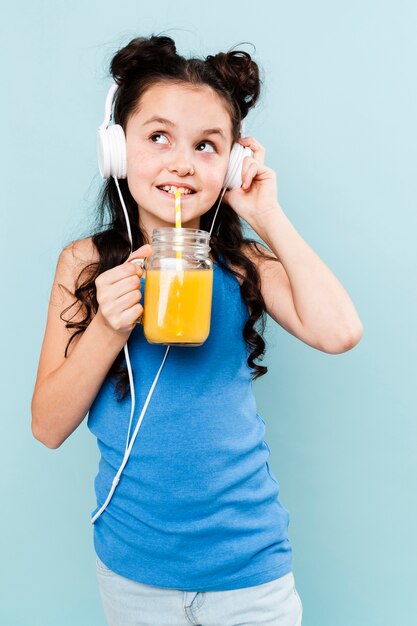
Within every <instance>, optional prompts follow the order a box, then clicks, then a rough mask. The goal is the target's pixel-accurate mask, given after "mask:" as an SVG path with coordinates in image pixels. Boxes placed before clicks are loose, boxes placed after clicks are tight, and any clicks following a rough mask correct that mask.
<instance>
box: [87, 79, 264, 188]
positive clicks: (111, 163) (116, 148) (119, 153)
mask: <svg viewBox="0 0 417 626" xmlns="http://www.w3.org/2000/svg"><path fill="white" fill-rule="evenodd" d="M118 87H119V85H118V84H117V83H114V84H113V85H112V86H111V87H110V89H109V92H108V94H107V98H106V104H105V107H104V121H103V123H102V124H101V126H99V129H98V131H97V156H98V167H99V170H100V174H101V176H102V178H110V177H111V176H112V177H115V178H126V176H127V160H126V137H125V133H124V130H123V128H122V127H121V126H120V124H110V120H111V115H112V113H111V111H112V105H113V99H114V94H115V93H116V91H117V89H118ZM241 136H242V137H243V136H244V124H243V121H242V124H241ZM246 156H252V151H251V150H250V148H245V147H244V146H242V145H241V144H240V143H237V142H236V143H234V144H233V147H232V150H231V152H230V157H229V167H228V169H227V172H226V176H225V179H224V182H223V187H226V189H237V188H239V187H241V185H242V176H241V174H242V165H243V159H244V158H245V157H246Z"/></svg>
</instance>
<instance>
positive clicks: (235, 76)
mask: <svg viewBox="0 0 417 626" xmlns="http://www.w3.org/2000/svg"><path fill="white" fill-rule="evenodd" d="M206 63H208V64H209V65H211V67H212V68H213V70H214V71H215V72H216V74H217V76H218V77H219V79H220V80H221V81H222V82H223V83H224V84H225V85H226V86H227V88H228V91H229V92H230V94H231V96H232V97H233V98H234V99H235V100H236V102H237V104H238V106H239V109H240V112H241V115H242V119H243V118H244V117H246V115H247V114H248V111H249V109H250V108H252V107H253V106H254V105H255V104H256V101H257V100H258V98H259V94H260V91H261V81H260V78H259V68H258V65H257V63H255V61H254V60H253V59H252V57H251V55H250V54H248V53H247V52H245V51H244V50H232V51H229V52H219V53H218V54H216V55H214V56H213V55H208V56H207V57H206Z"/></svg>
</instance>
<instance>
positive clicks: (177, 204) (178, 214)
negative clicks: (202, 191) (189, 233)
mask: <svg viewBox="0 0 417 626" xmlns="http://www.w3.org/2000/svg"><path fill="white" fill-rule="evenodd" d="M181 193H182V192H181V191H178V189H177V191H176V192H175V193H174V198H175V228H181ZM175 256H176V258H177V259H182V252H181V250H177V251H176V253H175ZM178 269H181V263H180V262H177V270H178Z"/></svg>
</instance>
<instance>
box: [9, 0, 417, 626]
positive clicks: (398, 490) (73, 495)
mask: <svg viewBox="0 0 417 626" xmlns="http://www.w3.org/2000/svg"><path fill="white" fill-rule="evenodd" d="M416 26H417V5H416V3H415V2H414V1H413V0H409V1H406V0H396V1H394V0H385V2H377V1H376V0H375V1H371V0H360V1H359V0H350V1H349V2H347V1H345V2H333V1H331V0H316V1H315V2H310V1H308V0H300V1H299V2H292V3H291V2H282V1H275V2H272V1H270V2H264V3H260V4H259V5H256V4H255V3H254V2H253V1H251V2H248V1H246V0H244V1H241V2H236V1H234V2H233V1H231V2H223V1H221V2H220V1H219V0H211V2H208V3H197V2H186V1H185V0H178V1H177V2H175V3H173V2H168V1H167V0H159V2H158V3H157V4H151V3H145V2H138V1H137V0H135V1H133V0H125V1H123V0H122V1H120V2H118V3H111V2H109V1H108V0H100V1H98V0H82V1H81V0H72V1H71V2H67V1H65V2H64V1H63V0H38V1H37V2H29V1H26V2H23V1H22V0H15V2H14V3H8V5H7V9H3V15H2V20H1V25H0V29H1V37H0V42H1V44H0V45H1V58H2V62H1V86H2V96H1V128H2V131H1V135H2V149H1V152H0V159H1V172H2V184H1V186H0V193H1V212H2V215H1V226H2V227H1V265H2V281H3V294H4V297H3V298H2V302H3V304H2V307H1V315H2V323H1V328H2V351H3V354H2V359H1V368H2V372H1V382H2V388H3V392H2V398H3V400H2V411H1V414H2V436H1V438H0V463H1V468H0V481H1V496H2V514H1V516H0V542H1V545H0V589H1V595H2V600H1V602H0V623H1V624H4V625H5V626H74V625H75V624H76V625H77V626H93V625H94V626H104V625H105V621H104V615H103V611H102V607H101V602H100V598H99V594H98V587H97V583H96V577H95V563H94V551H93V543H92V538H93V529H92V526H91V525H90V515H91V512H92V511H93V509H94V508H95V498H94V491H93V481H94V477H95V475H96V472H97V462H98V451H97V446H96V441H95V440H94V439H93V437H92V436H91V435H90V433H89V431H88V429H87V427H86V422H85V421H84V422H83V423H82V425H81V426H80V427H79V428H78V429H77V430H76V431H75V432H74V433H73V435H72V436H71V437H70V438H69V439H68V440H67V441H66V442H65V443H64V444H63V445H62V446H61V447H60V448H59V449H57V450H50V449H48V448H46V447H45V446H43V445H42V444H41V443H39V442H38V441H36V440H35V439H34V438H33V437H32V434H31V427H30V423H31V412H30V402H31V397H32V392H33V386H34V383H35V377H36V369H37V364H38V358H39V353H40V348H41V343H42V338H43V332H44V327H45V321H46V312H47V306H48V298H49V291H50V287H51V283H52V279H53V275H54V271H55V266H56V262H57V258H58V255H59V253H60V251H61V250H62V248H63V247H64V246H65V245H66V244H68V243H69V242H70V241H71V240H73V239H77V238H81V237H84V236H87V235H88V233H89V229H90V225H91V223H92V218H93V215H94V208H95V203H96V196H97V192H98V189H99V186H100V182H101V179H100V177H99V173H98V169H97V163H96V145H95V142H96V129H97V127H98V125H99V124H100V123H101V121H102V118H103V111H104V98H105V95H106V93H107V89H108V87H109V85H110V78H109V76H108V73H107V72H108V64H109V61H110V58H111V57H112V55H113V54H114V53H115V52H116V50H117V49H118V48H119V47H121V46H122V45H125V44H126V43H127V42H128V41H129V40H130V39H131V38H133V37H134V36H137V35H146V36H148V35H150V34H152V33H155V34H167V35H170V36H172V37H173V38H174V39H175V41H176V43H177V46H178V49H179V51H180V52H181V53H182V54H185V55H190V54H198V55H204V56H206V55H207V54H210V53H213V54H214V53H216V52H218V51H220V50H223V51H226V50H227V49H228V48H230V47H232V46H235V45H236V44H241V42H248V43H247V44H245V45H243V48H244V49H246V50H247V51H248V52H249V53H251V54H254V57H255V60H257V61H258V62H259V63H260V64H261V67H262V71H263V75H264V87H263V94H262V99H261V101H260V103H259V105H258V106H257V107H256V109H255V110H254V111H252V112H251V113H250V115H249V117H248V119H247V125H246V131H247V134H248V135H252V136H255V137H256V138H257V139H258V140H259V141H260V142H261V143H262V144H263V145H264V146H265V148H266V162H267V164H268V165H269V166H270V167H272V168H273V169H274V170H275V171H276V173H277V180H278V193H279V200H280V203H281V206H282V207H283V209H284V211H285V212H286V214H287V215H288V217H289V218H290V220H291V221H292V223H293V224H294V226H295V227H296V229H297V230H298V232H299V233H300V234H301V236H302V237H303V238H304V239H305V241H306V242H307V243H308V244H309V245H310V246H311V247H312V248H313V249H314V250H315V251H316V252H317V254H318V255H319V256H320V257H321V258H322V259H323V261H324V262H325V263H326V264H327V265H328V266H329V268H330V269H331V270H332V271H333V273H334V274H335V275H336V277H337V278H338V279H339V280H340V281H341V283H342V284H343V285H344V287H345V288H346V289H347V291H348V293H349V294H350V296H351V298H352V300H353V302H354V304H355V306H356V308H357V310H358V313H359V316H360V318H361V320H362V322H363V325H364V336H363V338H362V341H361V342H360V343H359V344H358V345H357V346H356V347H355V348H354V349H353V350H351V351H349V352H346V353H343V354H339V355H329V354H326V353H323V352H320V351H318V350H316V349H314V348H311V347H309V346H308V345H306V344H304V343H302V342H301V341H299V340H298V339H296V338H295V337H293V336H292V335H290V334H289V333H287V332H286V331H284V330H283V329H282V328H281V327H280V326H278V325H277V324H276V323H275V322H273V321H272V319H271V318H269V319H268V328H267V344H268V347H267V353H266V357H265V359H264V361H263V364H264V365H267V366H268V367H269V372H268V374H267V375H266V376H264V377H263V378H262V379H261V380H259V381H257V382H256V383H255V385H254V389H255V394H256V398H257V402H258V406H259V412H260V413H261V415H262V416H263V417H264V419H265V421H266V423H267V432H266V438H267V442H268V443H269V446H270V448H271V451H272V454H271V458H270V464H271V467H272V469H273V471H274V473H275V474H276V476H277V478H278V480H279V483H280V497H281V499H282V501H283V503H284V505H285V506H286V508H288V509H289V511H290V515H291V518H290V528H289V532H290V538H291V540H292V543H293V549H294V576H295V579H296V584H297V589H298V591H299V594H300V596H301V599H302V602H303V606H304V621H303V626H397V625H399V624H416V623H417V594H416V592H415V586H416V581H417V549H416V519H417V505H416V493H417V479H416V476H417V455H416V440H417V428H416V396H415V392H416V358H415V348H416V311H417V306H416V305H417V303H416V267H417V264H416V260H417V259H416V256H417V254H416V230H417V223H416V197H417V189H416V186H417V185H416V182H417V176H416V145H417V141H416V139H417V137H416V135H417V133H416V125H417V124H416V111H417V107H416V104H417V102H416V96H417V89H416V80H415V59H416V56H417V41H416V36H415V33H416ZM250 44H253V45H254V46H255V49H254V48H253V47H252V46H251V45H250ZM239 47H242V45H241V46H239ZM413 59H414V60H413ZM219 626H220V625H219Z"/></svg>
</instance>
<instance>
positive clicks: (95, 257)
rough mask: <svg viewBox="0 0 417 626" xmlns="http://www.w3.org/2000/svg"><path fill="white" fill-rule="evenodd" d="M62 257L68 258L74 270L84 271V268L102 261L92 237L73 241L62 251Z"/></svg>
mask: <svg viewBox="0 0 417 626" xmlns="http://www.w3.org/2000/svg"><path fill="white" fill-rule="evenodd" d="M61 256H63V257H66V259H67V262H68V263H71V264H72V265H73V267H74V269H76V268H78V267H80V268H81V269H82V267H83V266H84V267H85V266H86V265H89V264H90V263H96V262H97V261H99V259H100V255H99V253H98V250H97V248H96V246H95V245H94V243H93V238H92V237H85V238H84V239H76V240H75V241H72V242H71V243H69V244H68V245H67V246H65V248H64V249H63V250H62V252H61Z"/></svg>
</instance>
